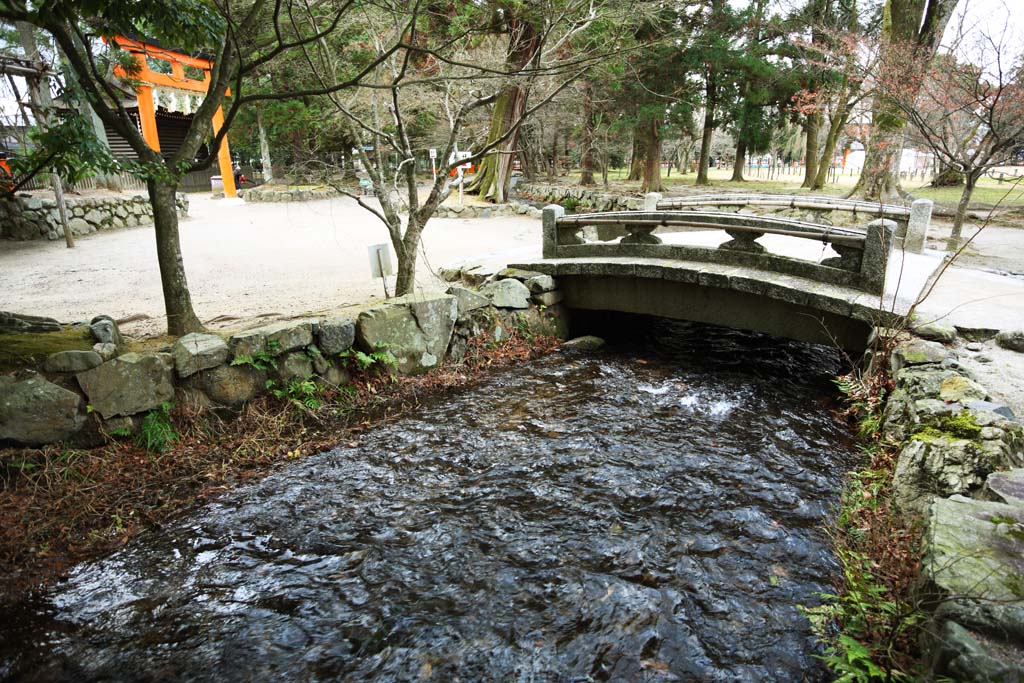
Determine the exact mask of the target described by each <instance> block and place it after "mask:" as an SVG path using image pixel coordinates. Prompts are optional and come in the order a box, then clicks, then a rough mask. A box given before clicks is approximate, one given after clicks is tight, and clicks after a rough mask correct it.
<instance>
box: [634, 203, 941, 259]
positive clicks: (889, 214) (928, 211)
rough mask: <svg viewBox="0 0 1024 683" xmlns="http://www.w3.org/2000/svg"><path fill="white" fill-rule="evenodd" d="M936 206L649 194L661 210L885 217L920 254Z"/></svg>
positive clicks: (818, 218) (826, 219) (823, 219)
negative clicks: (778, 211) (758, 210)
mask: <svg viewBox="0 0 1024 683" xmlns="http://www.w3.org/2000/svg"><path fill="white" fill-rule="evenodd" d="M932 205H933V203H932V201H931V200H930V199H918V200H915V201H914V203H913V204H912V205H911V206H909V207H907V206H899V205H896V204H882V203H878V202H866V201H861V200H856V199H844V198H841V197H829V196H816V195H772V194H756V193H739V192H735V193H721V194H707V195H690V196H687V197H673V198H670V199H662V198H661V195H660V194H658V193H651V194H649V195H647V197H646V206H647V208H657V209H658V210H661V211H671V210H679V209H684V210H691V211H693V210H695V211H702V210H705V211H706V210H712V209H714V208H716V207H722V208H735V209H737V210H740V209H743V208H748V207H750V208H769V209H795V210H798V211H806V212H808V213H810V214H812V215H813V217H814V222H815V223H820V224H831V223H832V218H831V217H832V213H833V212H842V213H848V214H851V215H852V217H853V218H854V219H856V218H857V217H858V216H865V217H870V218H883V219H887V220H891V221H895V222H896V233H895V235H896V238H897V240H903V241H904V249H905V250H906V251H913V252H916V253H920V252H921V251H923V249H924V244H925V239H926V237H927V234H928V228H929V224H930V222H931V215H932Z"/></svg>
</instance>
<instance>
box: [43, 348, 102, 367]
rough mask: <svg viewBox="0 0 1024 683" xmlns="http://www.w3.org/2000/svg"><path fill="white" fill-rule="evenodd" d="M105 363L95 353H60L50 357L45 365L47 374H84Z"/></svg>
mask: <svg viewBox="0 0 1024 683" xmlns="http://www.w3.org/2000/svg"><path fill="white" fill-rule="evenodd" d="M102 362H103V357H102V356H101V355H100V354H98V353H96V352H95V351H59V352H57V353H54V354H52V355H50V356H49V357H48V358H47V359H46V363H45V364H44V365H43V369H44V370H46V371H47V372H84V371H86V370H92V369H93V368H95V367H97V366H99V365H100V364H101V363H102Z"/></svg>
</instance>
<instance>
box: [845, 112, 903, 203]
mask: <svg viewBox="0 0 1024 683" xmlns="http://www.w3.org/2000/svg"><path fill="white" fill-rule="evenodd" d="M902 151H903V129H902V128H898V129H896V130H887V129H885V128H883V127H881V126H879V127H878V128H877V129H876V130H874V131H872V133H871V140H870V141H869V144H868V151H867V154H866V155H865V157H864V169H863V170H862V171H861V174H860V179H859V180H858V181H857V185H856V186H855V187H854V188H853V192H851V193H850V194H851V196H852V195H860V196H862V197H864V199H866V200H868V201H873V202H886V201H890V200H892V199H894V198H896V197H897V196H898V195H899V191H898V190H897V187H896V170H897V169H898V167H899V156H900V154H901V152H902Z"/></svg>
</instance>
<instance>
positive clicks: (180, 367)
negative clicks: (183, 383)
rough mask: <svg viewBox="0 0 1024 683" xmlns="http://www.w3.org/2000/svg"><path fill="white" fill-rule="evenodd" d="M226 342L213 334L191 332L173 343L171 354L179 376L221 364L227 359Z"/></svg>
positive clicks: (192, 373) (185, 375)
mask: <svg viewBox="0 0 1024 683" xmlns="http://www.w3.org/2000/svg"><path fill="white" fill-rule="evenodd" d="M228 353H229V352H228V345H227V343H226V342H225V341H224V340H223V339H221V338H220V337H218V336H217V335H215V334H199V333H198V332H193V333H192V334H186V335H185V336H184V337H182V338H181V339H179V340H178V341H176V342H175V343H174V348H173V349H171V356H173V357H174V367H175V369H176V370H177V371H178V376H179V377H188V376H189V375H194V374H196V373H197V372H199V371H200V370H207V369H209V368H215V367H217V366H218V365H223V364H224V363H225V362H226V361H227V359H228Z"/></svg>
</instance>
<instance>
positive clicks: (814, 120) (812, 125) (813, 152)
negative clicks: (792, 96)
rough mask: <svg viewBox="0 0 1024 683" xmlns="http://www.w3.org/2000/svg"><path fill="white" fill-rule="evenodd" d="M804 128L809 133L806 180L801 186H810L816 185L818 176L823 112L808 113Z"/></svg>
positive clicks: (806, 151)
mask: <svg viewBox="0 0 1024 683" xmlns="http://www.w3.org/2000/svg"><path fill="white" fill-rule="evenodd" d="M804 130H805V131H806V133H807V144H806V145H805V147H804V182H803V183H801V185H800V187H808V188H809V187H814V181H815V180H816V179H817V177H818V132H819V131H820V130H821V114H820V113H818V112H815V113H813V114H808V115H807V124H806V126H805V128H804ZM826 172H827V171H826Z"/></svg>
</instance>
